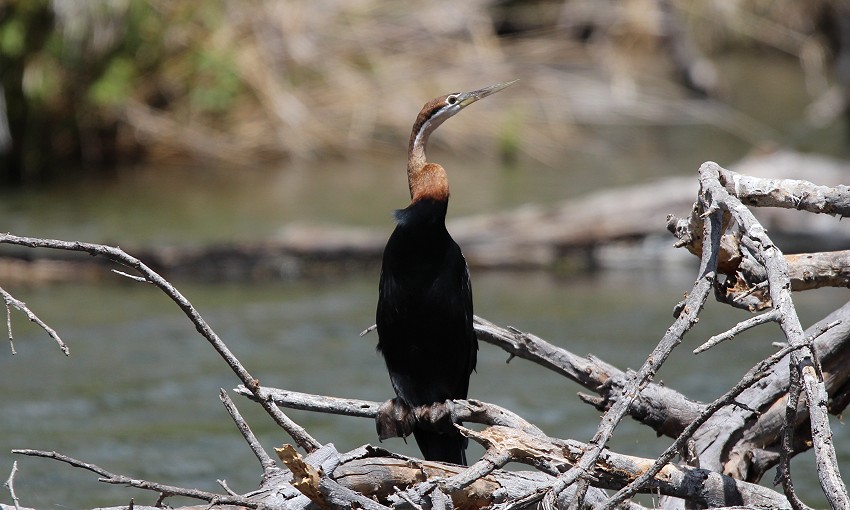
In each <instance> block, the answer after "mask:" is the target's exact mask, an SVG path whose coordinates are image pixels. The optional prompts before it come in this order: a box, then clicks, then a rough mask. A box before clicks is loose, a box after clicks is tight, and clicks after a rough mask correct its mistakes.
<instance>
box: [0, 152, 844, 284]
mask: <svg viewBox="0 0 850 510" xmlns="http://www.w3.org/2000/svg"><path fill="white" fill-rule="evenodd" d="M733 169H735V170H737V171H739V172H743V173H746V174H747V175H750V176H756V177H758V176H761V177H768V176H773V175H785V176H788V177H796V178H806V179H814V180H817V181H819V182H820V183H821V184H826V185H829V186H834V185H837V184H840V183H841V179H843V178H844V176H845V175H847V174H848V173H850V165H847V164H846V163H841V162H837V161H832V160H828V159H825V158H820V157H815V156H811V155H802V154H797V153H790V152H778V153H774V154H770V155H766V156H756V157H753V158H749V159H747V160H744V161H742V162H740V163H738V164H737V165H735V166H734V167H733ZM779 184H780V185H784V184H783V183H779ZM737 185H738V186H740V185H743V183H738V184H737ZM830 189H834V188H830ZM697 191H698V186H697V183H696V182H695V181H694V179H691V178H686V177H675V178H669V179H665V180H662V181H659V182H653V183H649V184H643V185H638V186H632V187H628V188H622V189H614V190H608V191H601V192H598V193H594V194H591V195H589V196H586V197H583V198H578V199H570V200H567V201H564V202H563V203H560V204H556V205H553V206H539V205H526V206H523V207H520V208H519V209H516V210H513V211H508V212H504V213H497V214H482V215H476V216H469V217H466V218H459V219H455V220H452V221H450V222H449V225H448V226H449V229H450V230H451V232H452V235H453V237H454V238H455V239H457V241H458V243H459V244H460V245H461V246H463V249H464V253H465V255H466V258H467V260H468V262H469V265H470V267H472V268H479V269H480V268H491V269H499V268H522V269H560V268H563V267H575V268H580V269H586V268H588V267H590V268H596V267H604V266H605V265H606V264H614V265H622V264H624V263H628V264H630V265H634V264H635V260H639V259H643V260H647V262H648V263H652V264H656V263H657V259H658V258H664V257H666V258H669V257H667V255H669V250H667V251H661V252H659V251H658V250H661V249H664V248H666V246H667V242H666V232H665V231H664V217H665V216H666V215H667V214H668V213H670V212H671V211H685V210H688V209H689V208H690V206H691V204H692V203H693V197H694V195H695V194H696V193H697ZM789 193H792V194H793V193H794V190H789ZM759 200H764V199H759ZM786 200H787V201H788V204H789V205H793V204H792V200H793V199H792V198H791V195H790V194H789V195H788V196H787V197H786ZM614 204H616V211H617V212H616V214H600V213H599V211H607V210H610V208H611V207H612V205H614ZM762 204H763V205H767V206H770V208H769V209H765V210H763V211H758V213H759V216H758V217H759V219H760V221H761V222H762V224H763V225H764V226H765V227H766V228H767V229H768V230H769V231H770V232H771V236H772V238H774V240H775V241H777V242H780V243H781V244H782V245H783V246H786V247H788V251H789V252H792V253H793V252H801V251H802V252H811V251H819V250H832V251H831V252H829V253H810V254H809V255H807V256H806V257H805V258H801V257H797V256H792V255H786V261H787V264H788V266H789V271H790V272H791V282H792V285H793V288H794V290H806V289H811V288H817V287H821V286H840V287H846V286H848V285H850V274H848V273H850V270H848V269H847V268H848V267H850V266H848V264H847V261H848V259H850V232H843V231H837V230H836V229H835V223H834V221H832V220H831V218H826V217H818V216H814V215H799V214H794V213H793V212H792V211H785V210H781V209H777V208H775V206H776V205H778V204H771V203H764V202H760V203H753V205H757V206H758V205H762ZM822 212H828V211H822ZM388 228H389V226H387V227H386V228H352V227H338V226H327V225H307V224H290V225H287V226H285V227H284V228H283V229H282V230H281V232H280V233H279V235H277V236H276V237H275V238H274V239H270V240H266V241H261V242H254V243H238V244H236V243H223V244H212V245H209V246H161V247H147V248H135V249H132V250H131V251H132V252H133V253H134V254H135V255H136V256H137V257H138V258H140V259H142V260H145V261H146V263H147V264H148V266H150V267H151V268H152V269H154V270H156V271H157V272H159V273H160V274H163V275H165V276H167V277H169V278H172V277H179V278H182V279H185V278H195V279H203V280H215V281H221V280H226V279H230V280H239V281H249V280H256V281H268V280H274V279H292V278H300V277H315V276H328V275H337V274H349V273H351V272H353V271H363V270H365V269H369V270H372V271H377V269H378V267H379V264H380V257H381V254H382V253H383V248H384V244H385V243H386V240H387V236H388V235H389V230H388ZM648 238H651V239H664V242H658V243H641V242H640V241H642V240H645V239H648ZM612 244H613V245H614V246H615V247H616V248H617V249H608V247H610V246H612ZM653 244H654V245H655V246H657V247H658V248H656V249H655V251H653V252H652V253H650V254H646V253H644V252H642V251H641V250H642V249H645V248H642V247H645V246H647V245H653ZM629 247H631V248H629ZM662 247H663V248H662ZM623 249H625V256H624V255H623V254H622V253H620V254H619V255H616V254H617V253H618V252H621V251H622V250H623ZM834 250H847V251H840V252H835V251H834ZM103 264H109V262H108V261H106V260H104V259H99V258H85V259H81V258H79V257H71V256H69V255H68V254H66V253H63V252H37V253H35V254H34V253H33V252H32V251H19V252H15V251H8V252H6V253H4V254H1V255H0V279H2V280H4V281H11V280H13V279H21V280H24V281H27V282H36V281H53V280H67V279H78V278H81V277H88V278H91V279H96V278H102V277H103V274H104V272H103V270H102V267H98V265H103ZM722 264H723V261H721V267H722Z"/></svg>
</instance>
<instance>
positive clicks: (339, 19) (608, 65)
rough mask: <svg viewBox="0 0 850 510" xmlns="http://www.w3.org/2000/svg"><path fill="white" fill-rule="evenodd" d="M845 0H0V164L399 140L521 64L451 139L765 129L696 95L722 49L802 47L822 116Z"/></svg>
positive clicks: (840, 43)
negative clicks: (602, 127) (451, 100)
mask: <svg viewBox="0 0 850 510" xmlns="http://www.w3.org/2000/svg"><path fill="white" fill-rule="evenodd" d="M848 12H850V8H848V6H847V3H846V2H844V1H843V0H813V1H811V2H797V1H794V0H769V1H766V0H745V1H743V2H737V3H735V4H734V5H732V4H727V5H720V4H718V3H715V2H711V1H709V0H700V1H695V2H692V1H688V0H619V1H610V2H601V1H594V0H566V1H554V0H501V1H495V0H494V1H492V2H486V1H485V2H474V3H460V4H457V5H453V6H451V7H447V5H446V4H444V3H442V2H437V1H430V0H426V1H423V2H419V3H417V4H416V9H411V8H410V6H409V5H398V4H396V3H392V2H379V1H377V0H364V1H361V2H346V1H343V0H329V1H327V2H298V1H269V2H263V1H254V2H245V3H243V2H229V3H228V2H226V1H224V0H181V1H179V2H167V1H162V0H112V1H105V0H92V1H77V0H0V86H2V89H3V90H2V93H3V98H4V99H5V107H4V104H3V103H0V183H2V184H4V185H21V184H24V183H38V182H44V181H46V180H49V179H52V178H56V177H61V176H62V175H63V174H65V173H69V171H70V170H71V169H74V170H78V169H80V168H86V169H90V168H94V169H106V170H108V169H112V168H114V167H115V166H116V164H120V163H127V162H135V161H140V160H170V161H174V160H195V161H198V160H202V161H209V160H212V161H223V162H229V163H234V162H237V163H240V164H245V163H250V162H257V161H261V160H265V159H279V158H315V157H322V156H327V155H331V156H338V155H343V154H348V153H351V152H352V151H355V152H356V151H360V150H376V149H377V150H381V149H382V147H383V146H384V145H387V146H388V144H392V146H393V147H396V146H398V145H402V144H404V143H405V140H406V137H407V130H408V129H409V126H410V122H411V119H412V118H413V115H415V112H416V107H417V106H418V105H419V104H421V103H420V101H421V102H424V101H425V100H426V99H428V98H429V97H433V96H434V95H437V94H441V93H445V92H448V91H452V90H457V89H470V88H477V87H480V86H483V85H487V84H490V83H495V82H499V81H506V80H508V79H513V78H521V79H522V82H521V85H520V87H515V89H516V90H514V91H513V92H512V94H515V96H514V99H512V105H511V107H509V108H504V104H502V105H500V104H498V103H495V104H494V103H491V104H489V105H487V104H482V105H481V106H476V108H477V110H478V112H479V113H478V114H477V116H476V117H477V120H476V122H477V123H476V124H474V125H473V124H471V123H470V122H471V121H469V120H467V119H463V118H460V119H459V120H457V121H453V123H452V125H451V126H450V127H448V128H445V129H446V131H451V136H449V137H445V139H443V140H441V141H439V142H438V143H443V144H446V145H454V146H455V147H470V146H474V147H483V149H482V150H495V151H499V152H500V153H501V155H502V156H503V158H504V159H505V160H506V161H507V162H511V161H515V160H516V158H517V157H518V156H519V155H521V154H531V155H532V157H534V158H537V159H547V158H549V159H552V160H556V159H557V158H554V157H553V155H554V153H555V151H557V150H560V149H559V148H560V147H564V146H567V145H568V143H569V140H570V135H571V134H572V130H571V129H570V126H571V125H574V124H594V123H600V124H606V123H612V122H615V123H637V124H641V123H644V124H646V123H657V124H665V123H666V124H673V125H675V124H682V123H695V122H706V123H720V124H723V123H733V124H734V123H735V122H737V123H738V125H731V126H728V125H727V126H724V129H728V130H729V131H732V132H736V133H740V134H741V136H742V137H747V138H748V139H752V140H753V141H756V140H757V139H758V138H759V137H761V136H762V134H761V133H762V132H766V131H767V130H765V129H761V128H760V127H759V126H758V123H757V122H755V123H754V122H749V123H743V124H742V123H741V122H740V118H741V117H740V116H738V117H737V119H738V120H735V118H734V116H726V117H723V115H722V114H717V112H716V111H713V112H709V113H705V112H706V111H707V110H706V108H705V107H704V106H701V105H700V106H695V105H696V104H697V103H698V102H699V101H703V100H705V98H708V100H709V101H710V103H709V104H715V105H716V104H718V103H722V102H723V98H724V89H723V80H722V77H718V74H717V70H716V68H715V67H713V64H712V62H711V59H710V57H711V56H712V55H713V54H717V53H719V52H725V51H729V50H730V49H732V48H738V49H740V48H750V49H751V48H753V47H755V48H758V49H759V50H760V51H771V52H774V53H779V54H782V55H786V56H790V57H791V58H795V59H799V61H800V69H801V73H803V74H805V78H806V82H807V85H808V86H809V88H810V94H811V96H812V102H813V104H815V106H817V105H818V100H819V98H823V97H827V96H828V98H833V99H834V98H835V97H838V99H837V100H835V101H838V102H837V103H836V102H835V101H833V102H832V103H830V102H829V101H825V100H824V101H821V103H822V104H821V105H820V106H821V108H820V109H819V110H817V109H815V110H817V111H819V112H820V114H819V115H820V117H819V118H818V119H817V122H815V124H818V123H819V124H820V125H823V124H824V123H826V122H830V121H832V120H834V119H835V118H836V117H837V116H839V115H840V113H836V112H841V111H843V110H844V108H845V107H846V104H847V97H848V96H850V93H848V90H850V78H848V79H847V80H846V84H845V85H844V88H843V89H841V88H840V85H841V84H842V78H841V76H838V77H836V76H834V73H832V71H831V70H830V67H829V64H828V63H829V62H832V61H839V60H840V57H841V56H842V50H843V51H844V53H843V56H844V60H845V61H846V60H847V59H848V58H850V53H848V52H850V49H848V47H850V35H848V34H850V14H848ZM823 20H828V21H829V22H828V23H824V22H823ZM671 27H672V28H671ZM845 67H848V66H845ZM836 68H838V67H836ZM848 69H850V67H848ZM848 72H850V71H848ZM576 76H580V77H582V79H581V80H576V79H574V77H576ZM835 86H839V89H838V92H837V93H836V91H835V90H833V87H835ZM829 93H831V94H832V96H829ZM503 101H504V100H503ZM836 104H837V105H838V106H836ZM519 112H521V113H519ZM824 119H825V120H824ZM4 120H5V121H6V122H3V121H4ZM6 124H8V126H7V125H6ZM494 141H495V147H489V148H488V147H487V144H488V143H489V144H493V143H494ZM58 169H62V170H61V171H60V170H58Z"/></svg>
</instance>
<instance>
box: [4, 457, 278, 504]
mask: <svg viewBox="0 0 850 510" xmlns="http://www.w3.org/2000/svg"><path fill="white" fill-rule="evenodd" d="M12 453H15V454H18V455H27V456H30V457H43V458H46V459H54V460H58V461H59V462H64V463H66V464H70V465H71V466H74V467H78V468H82V469H85V470H87V471H91V472H92V473H95V474H97V475H98V476H100V478H99V480H98V481H101V482H104V483H109V484H115V485H127V486H130V487H135V488H137V489H144V490H148V491H154V492H159V493H160V494H162V495H163V496H164V497H169V496H185V497H187V498H194V499H200V500H202V501H207V502H209V503H213V504H216V505H240V506H244V507H247V508H259V507H260V506H261V505H264V504H265V503H261V502H258V501H253V500H251V499H249V498H246V497H243V496H233V495H229V494H216V493H214V492H207V491H202V490H198V489H185V488H183V487H175V486H173V485H165V484H161V483H156V482H149V481H147V480H139V479H135V478H130V477H128V476H124V475H117V474H114V473H110V472H109V471H107V470H105V469H103V468H102V467H100V466H97V465H95V464H91V463H88V462H83V461H80V460H77V459H74V458H72V457H68V456H67V455H63V454H61V453H57V452H46V451H41V450H12Z"/></svg>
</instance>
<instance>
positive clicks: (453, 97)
mask: <svg viewBox="0 0 850 510" xmlns="http://www.w3.org/2000/svg"><path fill="white" fill-rule="evenodd" d="M446 103H448V104H455V103H457V96H456V95H451V96H449V97H447V98H446Z"/></svg>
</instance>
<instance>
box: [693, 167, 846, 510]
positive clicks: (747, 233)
mask: <svg viewBox="0 0 850 510" xmlns="http://www.w3.org/2000/svg"><path fill="white" fill-rule="evenodd" d="M739 180H740V179H739ZM700 183H701V188H702V190H703V193H706V194H707V195H709V196H710V197H711V200H712V201H714V203H715V204H716V207H717V208H719V209H723V210H725V211H727V212H728V213H729V214H731V215H732V217H733V218H734V220H735V222H736V223H737V224H738V226H739V227H740V229H741V230H742V233H743V236H742V242H744V243H745V245H747V247H748V248H749V249H750V251H751V252H753V254H754V255H755V256H756V259H757V260H758V262H760V263H761V264H762V265H763V266H764V267H765V269H766V271H767V281H768V287H769V291H770V298H771V301H772V302H773V306H774V307H775V309H776V310H778V311H779V314H780V318H779V325H780V327H781V328H782V331H783V333H784V334H785V337H786V338H787V340H788V343H789V344H790V345H792V346H798V345H800V346H803V347H802V349H801V350H800V351H793V352H791V357H790V363H791V366H792V372H791V373H792V378H791V387H790V388H789V395H791V396H792V398H791V399H789V405H788V406H787V408H786V423H785V429H784V430H785V438H784V440H783V445H784V446H785V447H784V448H783V460H785V462H784V463H783V464H785V467H784V469H786V470H787V469H789V466H790V455H791V454H793V446H792V444H793V440H792V438H793V431H794V424H793V423H794V419H795V418H796V414H797V409H796V406H795V405H793V406H792V405H791V404H792V402H793V395H794V393H795V392H796V391H798V387H797V386H795V384H794V382H795V381H796V380H797V379H796V376H800V377H802V380H803V388H805V389H806V397H807V399H808V404H809V411H810V419H811V420H812V438H813V439H814V441H815V443H816V444H818V445H819V446H818V447H816V448H815V453H816V454H818V455H820V457H818V467H819V468H825V469H826V471H819V478H820V480H821V485H822V488H823V490H824V494H826V496H827V498H828V500H829V501H830V504H831V505H832V506H833V508H850V498H848V495H847V488H846V487H845V486H844V484H843V482H841V477H840V475H839V474H838V460H837V458H836V456H835V449H834V446H833V445H832V432H831V429H830V427H829V420H828V419H827V418H826V417H827V409H826V400H821V399H820V398H818V397H820V395H822V394H826V389H825V388H824V386H823V381H822V379H821V378H820V377H819V375H818V374H817V373H816V372H815V371H813V370H810V369H807V368H806V366H809V365H812V364H813V363H817V359H816V357H815V355H814V353H813V352H812V349H811V347H810V344H807V343H806V338H805V334H804V332H803V328H802V326H801V325H800V319H799V318H798V317H797V312H796V310H795V308H794V304H793V301H792V299H791V282H790V279H789V278H788V268H787V265H786V264H785V259H784V258H783V256H782V252H781V251H780V250H779V249H778V248H777V247H776V246H775V245H774V244H773V242H772V241H771V239H770V238H769V237H768V236H767V233H766V231H765V230H764V228H763V227H762V226H761V224H760V223H759V222H758V221H757V220H756V219H755V217H754V216H753V215H752V213H751V212H750V210H749V209H747V208H746V207H744V206H743V204H742V203H741V202H740V201H739V200H738V199H737V198H736V197H733V196H732V195H730V194H729V193H728V192H727V191H726V190H725V189H723V188H720V184H721V183H720V167H719V166H718V165H717V164H715V163H712V162H708V163H705V164H703V165H702V167H700ZM816 191H820V190H814V191H812V190H809V191H806V192H807V193H808V192H811V193H812V194H815V192H816ZM845 191H846V190H841V191H837V192H835V193H836V194H841V193H843V192H845ZM819 196H823V195H819ZM817 202H818V203H820V202H821V200H820V199H819V200H818V201H817ZM798 206H799V207H801V208H802V206H803V199H802V198H801V199H800V204H798ZM806 207H808V206H806ZM832 207H833V206H830V209H829V210H832ZM814 407H817V408H818V409H815V410H813V408H814ZM787 483H789V484H790V477H787ZM789 499H791V501H792V502H794V498H793V497H791V494H789Z"/></svg>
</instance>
